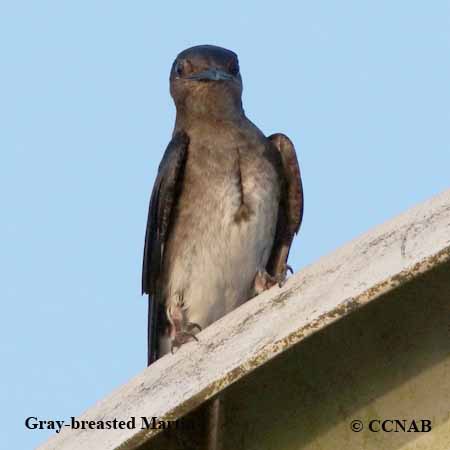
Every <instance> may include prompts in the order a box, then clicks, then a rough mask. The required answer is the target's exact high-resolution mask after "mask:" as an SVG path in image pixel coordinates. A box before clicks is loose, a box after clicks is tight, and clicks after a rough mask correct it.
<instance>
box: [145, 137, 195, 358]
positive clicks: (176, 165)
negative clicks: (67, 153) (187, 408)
mask: <svg viewBox="0 0 450 450" xmlns="http://www.w3.org/2000/svg"><path fill="white" fill-rule="evenodd" d="M188 145H189V137H188V135H187V134H186V133H184V132H182V131H180V132H177V133H176V134H175V135H174V136H173V138H172V140H171V141H170V143H169V145H168V146H167V149H166V151H165V153H164V156H163V159H162V161H161V163H160V165H159V169H158V174H157V176H156V180H155V184H154V186H153V191H152V195H151V198H150V206H149V210H148V219H147V229H146V232H145V246H144V260H143V266H142V294H148V295H149V309H148V364H150V363H152V362H153V361H154V360H155V359H156V358H157V338H158V327H161V326H164V324H161V320H158V319H161V315H162V314H163V310H162V305H161V302H160V298H159V291H160V286H159V285H160V275H161V270H162V264H163V257H164V246H165V244H166V242H167V238H168V232H169V227H170V223H171V219H172V216H173V212H174V210H175V206H176V202H177V198H178V195H179V192H180V188H181V182H182V177H183V173H184V165H185V162H186V156H187V148H188Z"/></svg>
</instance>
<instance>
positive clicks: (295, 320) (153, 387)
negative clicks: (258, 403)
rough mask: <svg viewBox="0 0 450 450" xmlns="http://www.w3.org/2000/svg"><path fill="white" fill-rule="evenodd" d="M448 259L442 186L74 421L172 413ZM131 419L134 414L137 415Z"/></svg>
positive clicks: (88, 435)
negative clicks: (428, 197)
mask: <svg viewBox="0 0 450 450" xmlns="http://www.w3.org/2000/svg"><path fill="white" fill-rule="evenodd" d="M448 260H450V191H446V192H444V193H442V194H441V195H439V196H437V197H435V198H433V199H431V200H429V201H427V202H425V203H423V204H421V205H419V206H417V207H415V208H413V209H411V210H410V211H408V212H406V213H404V214H402V215H400V216H398V217H397V218H395V219H393V220H391V221H389V222H388V223H386V224H384V225H381V226H379V227H377V228H375V229H374V230H372V231H370V232H368V233H366V234H365V235H363V236H361V237H359V238H357V239H355V240H353V241H352V242H350V243H348V244H347V245H345V246H344V247H342V248H340V249H339V250H337V251H336V252H334V253H333V254H331V255H329V256H327V257H324V258H322V259H320V260H319V261H318V262H316V263H315V264H313V265H311V266H309V267H307V268H305V269H304V270H303V271H302V272H300V273H298V274H296V275H295V276H293V277H292V278H290V279H289V280H288V282H287V283H286V285H285V286H284V287H283V288H282V289H279V288H273V289H271V290H270V291H268V292H265V293H264V294H262V295H260V296H258V297H257V298H254V299H252V300H250V301H249V302H247V303H246V304H245V305H243V306H242V307H240V308H238V309H237V310H235V311H233V312H232V313H230V314H228V315H227V316H226V317H224V318H222V319H221V320H219V321H218V322H216V323H215V324H213V325H212V326H210V327H208V328H207V329H205V330H204V331H203V332H202V333H201V334H200V335H199V339H200V342H199V343H195V342H194V343H189V344H186V345H185V346H183V347H182V348H181V349H180V350H179V351H178V352H177V353H176V354H175V355H173V356H172V355H168V356H166V357H164V358H162V359H161V360H158V361H157V362H156V363H155V364H153V365H152V366H151V367H150V368H148V369H145V370H144V371H143V372H141V373H140V374H139V375H137V376H136V377H135V378H133V379H132V380H131V381H130V382H129V383H127V384H126V385H124V386H122V387H120V388H119V389H117V390H116V391H114V392H113V393H111V394H110V395H109V396H108V397H106V398H105V399H104V400H102V401H100V402H98V403H97V404H96V405H94V406H93V407H92V408H90V409H89V410H88V411H86V412H85V413H84V414H83V415H82V416H81V417H80V418H79V419H80V420H94V421H97V420H113V419H115V418H117V419H118V420H130V418H131V417H136V418H140V417H142V416H146V417H152V416H157V417H159V418H160V419H168V420H175V419H177V418H180V417H182V416H184V415H185V414H187V413H188V412H190V411H192V410H193V409H195V408H196V407H197V406H199V405H200V404H202V403H204V402H205V401H206V400H207V399H208V398H210V397H211V396H213V395H215V394H216V393H218V392H220V391H222V390H223V389H225V388H226V387H228V386H229V385H230V384H232V383H234V382H235V381H237V380H239V379H241V378H242V377H244V376H245V375H247V374H249V373H250V372H252V371H253V370H254V369H255V368H257V367H259V366H261V365H263V364H264V363H266V362H267V361H269V360H271V359H272V358H274V357H275V356H276V355H278V354H280V353H282V352H284V351H285V350H287V349H288V348H290V347H292V346H294V345H296V344H297V343H299V342H301V341H302V340H304V339H305V338H306V337H307V336H310V335H311V334H313V333H315V332H317V331H319V330H321V329H323V328H324V327H326V326H327V325H329V324H331V323H332V322H334V321H336V320H338V319H339V318H341V317H344V316H346V315H348V314H351V313H352V311H355V310H356V309H358V308H360V307H361V306H362V305H365V304H367V303H369V302H373V301H376V299H377V298H379V296H381V295H383V294H385V293H387V292H389V291H391V290H393V289H395V288H397V287H399V286H401V285H402V284H404V283H407V282H408V281H411V280H413V279H415V278H416V277H417V276H418V275H419V274H421V273H425V272H428V271H430V270H431V269H433V268H435V267H437V266H439V265H440V264H442V263H444V262H446V261H448ZM138 422H139V421H138ZM157 432H158V431H157V430H152V429H150V430H141V429H132V430H128V429H126V430H107V431H105V430H84V431H78V430H69V429H66V430H64V431H63V432H61V433H60V434H59V435H56V436H55V437H53V438H51V439H50V440H49V441H47V442H46V443H45V444H44V445H42V446H41V447H39V448H40V449H42V450H43V449H73V450H75V449H80V450H81V449H83V450H89V449H92V450H94V449H95V450H97V449H119V448H120V449H134V448H137V447H138V446H139V445H141V444H143V443H144V442H147V441H149V440H151V439H152V438H153V437H154V436H155V435H156V433H157Z"/></svg>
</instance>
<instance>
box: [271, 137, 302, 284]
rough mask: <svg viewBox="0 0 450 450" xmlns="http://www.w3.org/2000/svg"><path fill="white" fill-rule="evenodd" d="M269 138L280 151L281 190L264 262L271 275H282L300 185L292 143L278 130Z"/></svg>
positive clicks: (298, 216)
mask: <svg viewBox="0 0 450 450" xmlns="http://www.w3.org/2000/svg"><path fill="white" fill-rule="evenodd" d="M268 139H269V141H270V142H271V143H272V144H273V145H274V146H275V147H276V149H277V150H278V151H279V152H280V156H281V166H282V170H281V174H282V191H281V200H280V207H279V212H278V222H277V230H276V233H275V240H274V245H273V248H272V253H271V255H270V258H269V262H268V264H267V271H268V273H269V274H271V275H274V276H275V275H282V274H284V273H285V270H286V263H287V258H288V255H289V249H290V247H291V244H292V240H293V239H294V235H295V234H296V233H297V232H298V230H299V229H300V224H301V223H302V218H303V187H302V178H301V175H300V168H299V165H298V161H297V156H296V154H295V148H294V144H293V143H292V142H291V140H290V139H289V138H288V137H287V136H285V135H284V134H281V133H276V134H272V135H271V136H269V138H268Z"/></svg>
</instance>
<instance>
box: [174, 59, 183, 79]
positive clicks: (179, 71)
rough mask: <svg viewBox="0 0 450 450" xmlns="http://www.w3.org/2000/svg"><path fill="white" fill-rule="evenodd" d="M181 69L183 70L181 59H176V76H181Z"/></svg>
mask: <svg viewBox="0 0 450 450" xmlns="http://www.w3.org/2000/svg"><path fill="white" fill-rule="evenodd" d="M183 71H184V64H183V61H178V62H177V64H176V65H175V73H176V74H177V76H179V77H181V76H182V75H183Z"/></svg>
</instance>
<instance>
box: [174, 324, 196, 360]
mask: <svg viewBox="0 0 450 450" xmlns="http://www.w3.org/2000/svg"><path fill="white" fill-rule="evenodd" d="M195 329H197V330H198V331H201V330H202V327H201V326H200V325H199V324H197V323H191V322H188V323H186V324H185V326H184V329H183V330H176V331H175V334H174V336H173V338H172V342H171V344H170V353H172V354H173V350H174V349H175V348H179V347H181V346H182V345H183V344H186V343H187V342H189V341H191V340H192V339H194V340H195V341H197V342H198V338H197V336H196V335H195V333H194V330H195Z"/></svg>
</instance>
